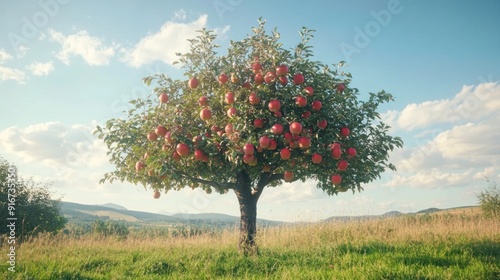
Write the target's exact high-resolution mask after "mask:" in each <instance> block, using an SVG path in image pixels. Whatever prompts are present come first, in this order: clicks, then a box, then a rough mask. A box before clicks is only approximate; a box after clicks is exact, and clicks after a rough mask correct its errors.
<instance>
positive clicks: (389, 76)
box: [0, 0, 500, 221]
mask: <svg viewBox="0 0 500 280" xmlns="http://www.w3.org/2000/svg"><path fill="white" fill-rule="evenodd" d="M499 13H500V3H499V2H498V1H494V0H491V1H488V0H485V1H448V0H443V1H423V0H420V1H419V0H400V1H396V0H384V1H309V2H303V3H301V4H296V3H294V2H284V1H282V2H279V1H258V0H256V1H247V0H213V1H212V0H210V1H99V2H98V1H74V0H40V1H12V0H10V1H2V2H0V26H1V28H0V94H1V97H2V98H1V102H0V111H1V112H2V118H0V155H1V156H2V157H4V158H5V159H7V160H9V161H10V162H14V163H15V164H16V165H17V166H18V168H19V172H20V174H21V175H24V176H34V178H35V179H37V180H40V181H43V182H51V183H52V184H53V187H52V189H53V191H54V196H55V197H62V199H63V200H65V201H73V202H79V203H85V204H103V203H107V202H113V203H117V204H120V205H123V206H125V207H127V208H129V209H133V210H141V211H149V212H159V211H164V212H171V213H173V212H192V213H199V212H218V213H226V214H231V215H239V213H238V206H237V200H236V198H235V196H234V194H231V193H229V194H227V195H223V196H222V195H217V194H212V195H206V194H204V193H203V192H202V191H198V190H194V191H193V190H191V189H186V190H183V191H180V192H170V193H168V194H166V195H163V196H162V197H161V199H159V200H153V199H152V194H151V191H149V190H148V191H145V190H144V189H143V188H142V186H134V185H131V184H128V183H114V184H101V185H99V184H98V181H99V179H100V178H102V175H103V173H105V172H106V171H109V170H111V169H112V166H110V165H109V164H108V163H107V158H106V149H105V147H104V145H103V144H102V143H101V142H99V141H98V140H97V139H95V138H94V137H93V136H92V134H91V132H92V130H93V129H94V128H95V126H96V124H98V123H103V122H105V121H106V120H107V119H109V118H113V117H120V116H121V115H122V111H123V110H126V109H127V101H128V100H130V99H132V98H136V97H141V96H142V97H144V96H146V95H147V94H149V93H150V92H151V90H152V88H147V87H145V86H144V85H142V83H141V78H142V77H144V76H146V75H149V74H153V73H156V72H164V73H166V74H168V75H170V76H172V77H176V78H181V77H182V73H181V72H180V70H179V69H178V68H175V67H173V66H172V61H173V57H174V56H173V54H174V53H175V52H185V51H187V49H186V47H187V46H188V45H187V43H186V42H187V41H186V40H187V39H189V38H192V37H194V36H195V35H196V32H195V31H196V30H197V29H200V28H203V27H206V28H209V29H215V30H216V31H217V33H218V36H219V37H218V43H219V44H220V45H221V46H222V48H221V52H223V50H224V47H226V46H227V45H228V42H229V40H239V39H242V38H244V37H246V35H247V34H249V33H250V32H251V31H250V30H251V27H253V26H256V25H257V19H258V18H259V17H262V18H264V19H266V21H267V27H268V29H269V30H271V29H272V28H274V27H277V28H278V31H279V32H280V33H281V38H282V42H283V44H284V45H285V46H286V47H289V48H292V47H293V46H294V45H295V44H296V43H297V42H298V40H299V35H298V30H300V29H301V27H303V26H306V27H308V28H311V29H315V30H316V33H315V38H314V39H313V40H312V41H311V44H312V45H313V46H314V52H315V58H316V59H317V60H321V61H322V62H324V63H328V64H332V63H337V62H339V61H341V60H344V61H346V62H347V63H348V67H347V68H346V70H347V71H349V72H351V73H352V74H353V77H354V79H353V83H352V86H354V87H357V88H358V89H359V90H360V91H361V92H362V94H361V96H360V98H364V96H366V94H367V93H368V92H376V91H379V90H381V89H384V90H386V91H388V92H391V93H392V94H394V96H395V97H396V101H395V102H392V103H390V104H387V105H384V106H383V107H382V108H381V112H382V113H383V114H382V115H383V120H384V121H385V122H387V123H388V124H390V125H391V126H392V132H391V133H392V134H394V135H398V136H401V137H402V138H403V140H404V141H405V147H404V148H403V149H399V150H396V151H395V152H394V153H392V155H391V161H392V162H393V163H394V164H396V166H397V167H398V171H397V172H386V173H385V174H384V175H383V178H382V179H381V180H378V181H375V182H373V183H370V184H368V185H366V186H365V191H364V192H363V193H361V194H359V193H356V194H355V195H352V194H351V193H344V194H341V195H339V196H333V197H328V196H327V195H326V194H324V193H322V192H321V191H320V190H317V189H316V188H315V184H314V182H313V181H308V182H305V183H301V182H296V183H292V184H285V185H283V186H282V187H281V188H276V189H269V190H266V191H265V192H264V194H263V196H262V197H261V200H260V201H259V213H258V215H259V217H261V218H268V219H276V220H287V221H294V220H319V219H322V218H326V217H328V216H332V215H362V214H381V213H384V212H387V211H391V210H399V211H402V212H412V211H418V210H421V209H425V208H429V207H439V208H447V207H455V206H462V205H473V204H476V203H477V200H476V194H477V193H478V192H480V190H481V189H483V188H484V187H485V186H486V185H487V183H486V179H485V178H486V177H487V178H490V179H491V180H497V181H498V179H500V178H499V174H500V172H499V161H500V160H499V159H500V157H499V155H500V152H499V151H500V145H499V142H498V140H497V139H498V138H499V137H500V132H499V129H498V128H499V127H498V123H500V84H499V80H500V63H499V62H500V54H499V51H500V36H499V35H500V34H499V31H498V28H499V27H500V18H499V17H498V14H499Z"/></svg>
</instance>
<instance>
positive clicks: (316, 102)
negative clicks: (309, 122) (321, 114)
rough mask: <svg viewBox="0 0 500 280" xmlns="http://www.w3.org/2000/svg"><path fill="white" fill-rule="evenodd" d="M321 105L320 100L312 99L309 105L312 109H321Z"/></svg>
mask: <svg viewBox="0 0 500 280" xmlns="http://www.w3.org/2000/svg"><path fill="white" fill-rule="evenodd" d="M321 106H322V104H321V101H319V100H314V101H313V103H312V104H311V107H312V109H313V110H314V111H319V110H321Z"/></svg>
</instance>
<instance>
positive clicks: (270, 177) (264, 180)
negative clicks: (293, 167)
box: [253, 172, 284, 199]
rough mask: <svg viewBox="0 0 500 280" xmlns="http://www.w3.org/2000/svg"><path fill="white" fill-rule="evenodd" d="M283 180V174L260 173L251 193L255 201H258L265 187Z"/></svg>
mask: <svg viewBox="0 0 500 280" xmlns="http://www.w3.org/2000/svg"><path fill="white" fill-rule="evenodd" d="M283 179H284V176H283V174H272V173H270V172H264V173H262V175H261V176H260V179H259V182H257V186H256V188H255V191H254V192H253V195H254V196H255V199H259V197H260V195H261V194H262V191H263V190H264V188H265V187H266V186H267V185H269V184H270V183H271V182H274V181H277V180H283Z"/></svg>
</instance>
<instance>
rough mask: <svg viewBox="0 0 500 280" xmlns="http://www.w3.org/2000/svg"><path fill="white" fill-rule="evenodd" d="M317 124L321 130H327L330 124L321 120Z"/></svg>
mask: <svg viewBox="0 0 500 280" xmlns="http://www.w3.org/2000/svg"><path fill="white" fill-rule="evenodd" d="M317 124H318V127H319V128H321V129H325V128H326V126H327V125H328V122H327V121H326V120H319V121H318V123H317Z"/></svg>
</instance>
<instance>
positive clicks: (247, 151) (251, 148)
mask: <svg viewBox="0 0 500 280" xmlns="http://www.w3.org/2000/svg"><path fill="white" fill-rule="evenodd" d="M254 152H255V148H254V146H253V145H252V143H246V144H245V145H244V146H243V153H244V154H247V155H253V153H254Z"/></svg>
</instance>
